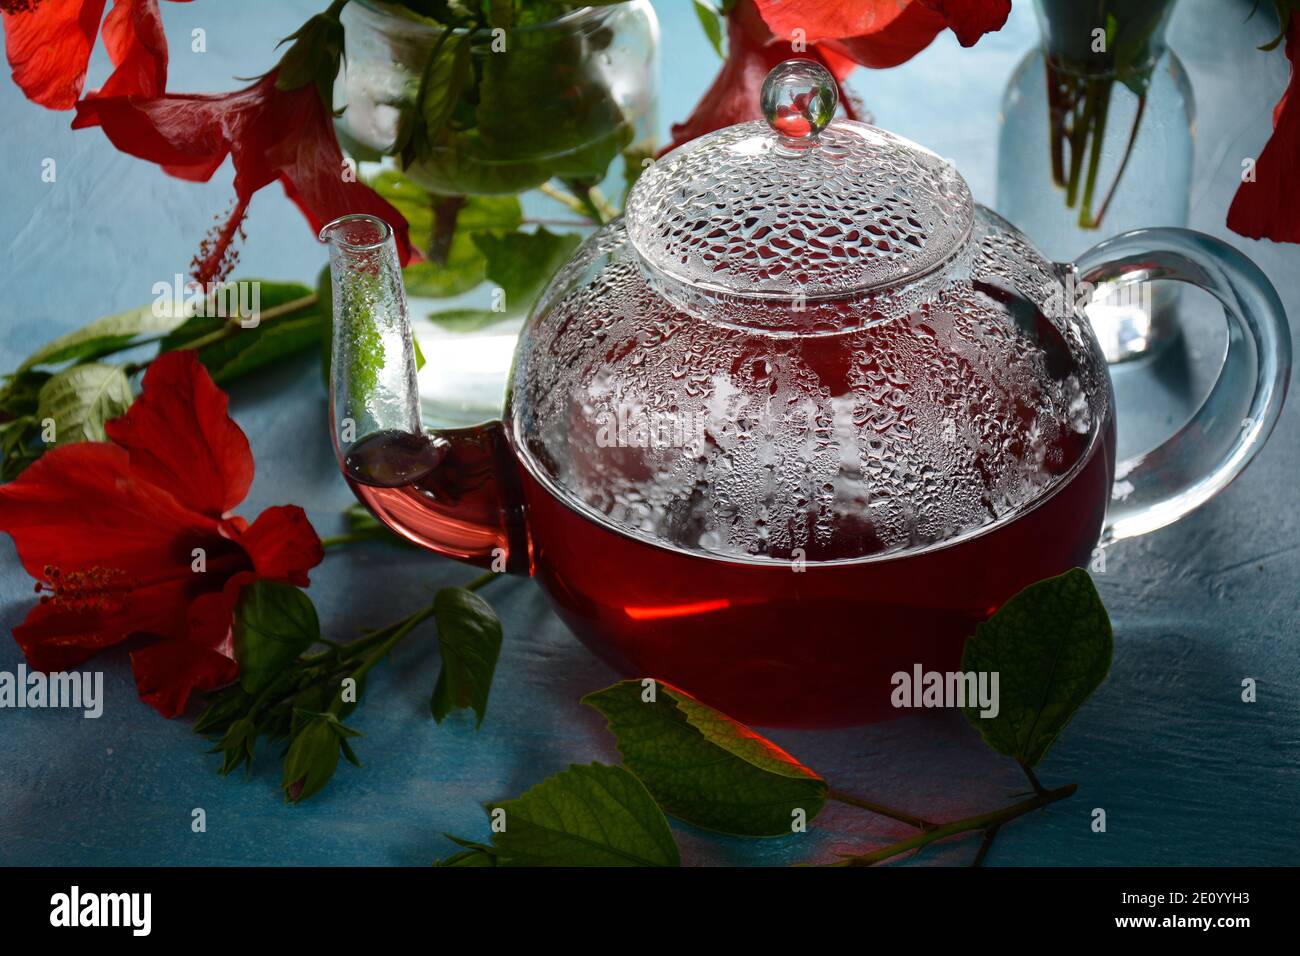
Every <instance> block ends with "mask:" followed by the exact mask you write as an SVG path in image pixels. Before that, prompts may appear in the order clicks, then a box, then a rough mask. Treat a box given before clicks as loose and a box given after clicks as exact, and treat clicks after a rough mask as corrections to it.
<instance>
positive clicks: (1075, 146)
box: [1065, 80, 1093, 209]
mask: <svg viewBox="0 0 1300 956" xmlns="http://www.w3.org/2000/svg"><path fill="white" fill-rule="evenodd" d="M1077 82H1078V81H1077V80H1076V83H1077ZM1091 84H1092V81H1091V80H1084V94H1083V98H1082V104H1083V108H1082V111H1081V110H1080V108H1079V102H1080V101H1079V100H1078V99H1076V101H1075V109H1074V116H1073V119H1072V120H1071V123H1070V133H1069V138H1070V178H1069V181H1068V182H1067V183H1066V186H1065V204H1066V206H1068V207H1070V208H1071V209H1073V208H1074V204H1075V201H1076V200H1077V199H1078V198H1079V173H1080V172H1081V171H1082V169H1083V154H1084V150H1085V149H1086V148H1087V145H1088V129H1089V127H1090V126H1091V125H1092V109H1093V104H1092V97H1091V96H1090V95H1089V93H1088V90H1089V89H1090V88H1091Z"/></svg>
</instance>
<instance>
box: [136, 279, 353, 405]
mask: <svg viewBox="0 0 1300 956" xmlns="http://www.w3.org/2000/svg"><path fill="white" fill-rule="evenodd" d="M242 281H247V282H255V283H257V288H258V311H259V314H260V316H261V321H259V322H258V324H257V325H255V326H252V327H250V328H244V327H242V326H240V325H239V324H238V322H237V321H235V320H232V319H229V318H225V317H220V316H197V315H196V316H194V317H192V318H191V319H189V320H188V321H187V322H186V323H185V324H184V325H182V326H181V327H180V328H178V329H177V330H176V331H175V332H173V333H172V334H171V335H169V336H167V338H165V339H163V341H162V343H161V345H160V350H161V351H164V352H166V351H173V350H175V349H179V348H182V347H184V346H186V345H188V344H189V343H192V342H195V341H197V340H198V339H201V338H204V337H207V336H210V335H212V334H213V333H216V332H219V331H220V330H222V329H226V328H229V329H230V332H229V334H228V335H226V336H224V337H222V338H220V339H219V340H217V341H214V342H212V343H211V344H209V345H204V346H201V347H200V348H199V349H198V357H199V361H200V362H202V363H203V365H204V366H205V367H206V368H207V370H208V372H209V373H210V374H211V375H212V378H213V381H215V382H217V383H218V384H224V383H226V382H230V381H233V380H234V379H237V378H240V377H242V376H244V375H247V374H248V373H249V372H253V371H255V370H257V369H259V368H263V367H265V366H267V365H270V364H272V363H274V362H277V361H279V360H281V359H284V358H287V357H289V356H291V355H296V354H298V353H299V352H304V351H307V350H308V349H312V348H315V347H317V346H318V344H319V343H320V340H321V336H322V335H323V334H324V333H323V329H324V327H325V326H327V325H328V324H329V323H330V322H331V321H332V317H331V316H330V314H329V312H328V311H326V309H328V307H329V304H328V302H326V303H325V305H324V307H322V304H321V301H320V299H319V297H318V296H316V294H315V293H314V292H313V291H312V290H311V289H309V288H307V286H305V285H302V284H300V283H297V282H266V281H263V280H260V279H248V280H242ZM313 296H316V298H315V300H314V301H313ZM298 302H300V303H301V305H299V306H297V307H294V305H293V303H298ZM272 309H275V310H281V309H285V310H286V311H283V312H277V313H276V314H272V315H268V314H267V313H270V312H271V310H272Z"/></svg>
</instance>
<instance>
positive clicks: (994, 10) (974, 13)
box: [921, 0, 1011, 46]
mask: <svg viewBox="0 0 1300 956" xmlns="http://www.w3.org/2000/svg"><path fill="white" fill-rule="evenodd" d="M921 2H922V3H924V4H925V5H926V6H927V7H929V8H930V9H931V10H933V11H934V12H935V13H937V14H939V15H940V16H942V17H943V18H944V20H946V21H947V23H948V26H949V27H950V28H951V29H952V32H953V33H955V34H957V42H958V43H960V44H961V45H962V46H974V45H975V43H976V42H977V41H978V40H979V38H980V37H982V36H983V35H984V34H986V33H995V32H996V31H998V30H1001V29H1002V27H1003V25H1004V24H1005V23H1006V22H1007V17H1008V16H1010V15H1011V0H921Z"/></svg>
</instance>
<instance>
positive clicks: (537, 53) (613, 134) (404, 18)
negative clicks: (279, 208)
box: [334, 0, 658, 425]
mask: <svg viewBox="0 0 1300 956" xmlns="http://www.w3.org/2000/svg"><path fill="white" fill-rule="evenodd" d="M340 22H341V23H342V26H343V28H344V48H343V50H344V56H343V61H342V65H341V68H340V70H339V73H338V77H337V79H336V81H335V87H334V106H335V109H336V110H341V112H340V113H339V116H338V119H337V128H338V134H339V140H340V143H341V144H342V145H343V148H344V149H345V150H346V151H347V152H349V153H350V154H351V155H352V156H353V157H355V158H356V159H357V160H359V161H361V163H362V169H361V174H362V175H363V176H365V177H366V178H367V179H369V180H370V181H371V183H372V185H374V186H375V187H376V189H378V191H379V192H380V193H381V194H382V195H383V196H384V197H385V198H387V199H388V200H389V201H390V202H392V203H393V204H394V205H395V206H397V207H398V208H399V209H400V210H401V211H402V213H403V214H404V215H405V216H406V218H407V220H408V221H409V222H410V225H411V234H412V239H413V240H414V241H416V242H417V243H418V245H419V247H420V250H421V252H422V254H423V256H424V260H425V261H424V262H421V263H419V264H417V265H414V266H411V267H410V268H408V270H407V273H406V275H405V279H406V283H407V288H408V290H409V292H410V295H411V298H412V300H413V301H412V313H413V317H414V319H415V321H414V330H415V334H416V339H417V341H418V343H419V344H420V346H421V353H422V358H423V359H426V360H427V366H426V367H424V368H423V371H422V374H421V378H420V382H421V398H422V402H423V405H424V411H425V414H426V416H427V417H428V418H429V419H430V421H431V422H432V423H436V424H444V425H456V424H472V423H475V422H478V421H482V420H485V419H488V418H492V417H495V416H497V415H499V414H500V410H501V401H502V397H503V395H504V388H505V378H506V373H507V371H508V369H509V363H510V357H511V355H512V354H513V352H514V344H515V339H516V336H517V334H518V331H519V328H520V325H521V324H522V322H523V319H524V317H525V315H526V314H527V312H528V309H529V307H530V306H531V304H532V302H533V300H534V298H535V297H536V296H537V294H538V292H540V290H541V287H542V285H543V284H544V283H545V281H546V280H547V279H548V278H549V277H550V274H551V272H553V271H554V269H555V268H557V267H558V266H559V265H560V264H562V263H563V262H564V261H565V260H566V259H567V258H568V257H569V255H570V253H572V251H573V250H574V248H575V247H576V246H577V244H578V242H579V241H580V240H581V239H582V238H583V236H584V235H585V234H586V233H587V232H588V231H590V229H591V228H594V227H595V226H598V225H600V224H602V223H604V222H606V221H608V220H609V219H610V218H612V217H613V216H614V215H616V214H617V207H618V205H619V204H620V201H621V198H622V192H623V190H624V189H625V188H626V187H627V185H629V184H630V183H631V182H632V181H633V180H634V179H635V177H636V175H637V174H638V173H639V172H640V170H641V166H642V162H643V161H644V160H645V159H647V158H648V157H650V156H651V155H653V153H654V148H655V147H654V141H653V137H654V132H655V127H656V105H657V93H658V59H657V54H658V22H657V20H656V18H655V14H654V11H653V9H652V8H651V6H650V3H649V0H627V2H614V3H604V4H595V5H585V4H582V3H577V2H572V0H491V2H481V3H466V2H460V0H400V2H387V3H386V2H381V0H351V2H350V3H348V4H347V6H346V7H345V8H344V9H343V10H342V12H341V14H340Z"/></svg>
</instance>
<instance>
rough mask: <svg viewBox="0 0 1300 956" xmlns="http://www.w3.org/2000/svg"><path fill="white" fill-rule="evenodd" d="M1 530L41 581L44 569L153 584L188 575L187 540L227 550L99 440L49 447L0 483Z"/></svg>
mask: <svg viewBox="0 0 1300 956" xmlns="http://www.w3.org/2000/svg"><path fill="white" fill-rule="evenodd" d="M0 531H4V532H6V533H8V534H9V535H11V536H12V537H13V539H14V544H15V545H16V546H17V548H18V557H19V559H20V560H21V561H22V564H23V567H24V568H25V569H26V570H27V573H28V574H30V575H31V576H32V577H34V578H37V579H42V580H43V579H44V578H45V569H46V568H47V567H49V566H53V567H56V568H61V569H64V570H67V571H74V570H76V571H85V570H88V569H91V568H97V567H98V568H105V569H115V570H117V571H119V572H121V573H123V574H126V575H128V576H130V577H132V578H136V579H141V580H145V579H149V580H151V579H153V578H155V577H157V576H158V575H159V574H161V573H163V572H169V571H175V573H180V571H179V569H184V570H185V571H186V572H187V573H188V571H189V566H190V561H191V556H190V550H191V549H190V546H189V543H190V542H191V541H201V542H215V544H216V545H217V546H223V545H227V550H230V549H229V547H228V543H224V542H223V541H222V538H221V532H220V526H219V524H218V522H217V521H215V520H213V519H212V518H209V517H206V516H204V515H202V514H197V513H195V512H193V511H191V510H189V509H188V508H186V507H184V506H183V505H182V504H181V503H180V502H179V501H178V500H177V499H176V498H175V497H173V496H172V495H171V494H170V493H169V492H167V491H165V490H163V489H161V488H158V487H156V486H155V485H152V484H150V483H148V482H143V481H137V480H135V479H134V477H133V475H132V473H131V466H130V459H129V457H128V455H127V452H126V451H125V450H123V449H121V448H118V447H117V446H116V445H111V444H107V443H104V442H79V443H77V444H72V445H62V446H60V447H58V448H52V449H50V450H49V451H48V452H46V453H45V454H44V455H43V456H41V457H40V458H39V459H38V460H37V461H35V462H33V463H32V464H31V465H30V466H29V467H28V468H27V470H26V471H24V472H23V473H22V474H21V475H19V476H18V478H16V479H15V480H14V481H11V482H9V483H8V484H7V485H4V486H0ZM209 557H210V558H212V557H214V556H212V555H210V556H209ZM223 580H224V578H223Z"/></svg>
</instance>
